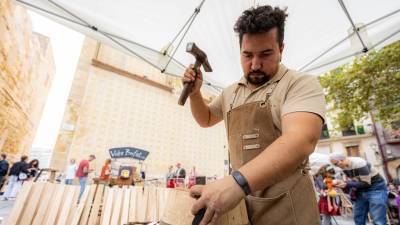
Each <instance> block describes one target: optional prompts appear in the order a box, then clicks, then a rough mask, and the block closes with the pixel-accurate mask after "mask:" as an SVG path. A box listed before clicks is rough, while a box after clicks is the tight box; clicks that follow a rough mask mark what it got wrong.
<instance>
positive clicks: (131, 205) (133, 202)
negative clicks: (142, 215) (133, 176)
mask: <svg viewBox="0 0 400 225" xmlns="http://www.w3.org/2000/svg"><path fill="white" fill-rule="evenodd" d="M129 190H130V193H131V199H130V203H129V216H128V221H129V222H135V221H136V217H137V216H136V208H137V201H136V199H137V190H138V189H137V188H136V187H131V188H129Z"/></svg>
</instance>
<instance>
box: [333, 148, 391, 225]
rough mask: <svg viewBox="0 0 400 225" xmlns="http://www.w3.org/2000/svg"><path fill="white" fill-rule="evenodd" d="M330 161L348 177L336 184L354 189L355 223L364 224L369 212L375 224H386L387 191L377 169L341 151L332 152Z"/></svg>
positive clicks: (361, 159)
mask: <svg viewBox="0 0 400 225" xmlns="http://www.w3.org/2000/svg"><path fill="white" fill-rule="evenodd" d="M330 161H331V163H332V164H333V165H335V166H337V167H339V168H341V169H342V170H343V173H344V174H345V175H346V177H347V178H348V179H347V180H346V181H342V182H340V183H338V184H336V186H337V187H339V188H353V189H355V190H356V192H355V196H356V199H355V203H354V206H353V212H354V222H355V224H356V225H365V224H366V221H367V217H368V213H370V215H371V218H372V220H373V221H374V224H375V225H386V224H387V221H386V203H387V200H388V192H387V188H386V183H385V180H384V179H383V177H382V176H381V175H380V174H379V173H378V171H376V170H375V169H374V168H373V167H371V164H370V163H368V162H367V161H365V160H364V159H363V158H360V157H346V156H344V155H343V154H342V153H332V154H331V155H330Z"/></svg>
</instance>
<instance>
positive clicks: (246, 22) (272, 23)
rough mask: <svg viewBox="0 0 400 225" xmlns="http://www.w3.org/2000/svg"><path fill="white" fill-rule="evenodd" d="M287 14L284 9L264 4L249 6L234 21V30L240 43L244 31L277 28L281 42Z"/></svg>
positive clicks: (264, 30)
mask: <svg viewBox="0 0 400 225" xmlns="http://www.w3.org/2000/svg"><path fill="white" fill-rule="evenodd" d="M287 16H288V14H287V13H286V9H280V8H278V7H275V8H272V6H269V5H264V6H258V7H257V8H254V7H252V8H250V9H247V10H245V11H244V12H243V14H242V15H241V16H240V17H239V19H238V20H237V21H236V24H235V27H234V31H235V32H236V33H238V34H239V43H240V45H242V38H243V35H244V34H246V33H250V34H257V33H263V32H268V31H270V30H271V29H273V28H275V27H276V28H278V40H277V41H278V42H279V45H282V44H283V37H284V31H285V20H286V17H287Z"/></svg>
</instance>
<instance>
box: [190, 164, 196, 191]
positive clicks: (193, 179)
mask: <svg viewBox="0 0 400 225" xmlns="http://www.w3.org/2000/svg"><path fill="white" fill-rule="evenodd" d="M196 177H197V172H196V167H195V166H193V167H192V170H191V171H190V174H189V185H188V186H189V188H191V187H192V186H194V185H196Z"/></svg>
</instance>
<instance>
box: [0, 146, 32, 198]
mask: <svg viewBox="0 0 400 225" xmlns="http://www.w3.org/2000/svg"><path fill="white" fill-rule="evenodd" d="M38 172H39V160H37V159H33V160H31V161H28V156H26V155H23V156H21V158H20V161H18V162H15V163H14V164H12V166H11V168H10V163H9V162H8V160H7V155H6V154H4V153H3V154H1V160H0V189H2V188H3V186H4V184H5V182H6V180H8V186H7V188H6V190H5V192H4V193H3V200H13V199H15V198H16V197H17V194H18V192H19V190H20V189H21V187H22V184H23V182H26V181H28V180H31V179H33V178H34V177H36V176H37V174H38Z"/></svg>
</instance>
